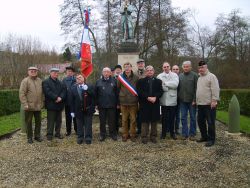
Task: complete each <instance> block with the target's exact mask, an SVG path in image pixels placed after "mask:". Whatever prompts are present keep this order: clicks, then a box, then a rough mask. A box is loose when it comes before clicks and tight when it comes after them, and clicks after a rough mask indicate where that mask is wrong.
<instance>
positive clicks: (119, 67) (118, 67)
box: [114, 65, 122, 69]
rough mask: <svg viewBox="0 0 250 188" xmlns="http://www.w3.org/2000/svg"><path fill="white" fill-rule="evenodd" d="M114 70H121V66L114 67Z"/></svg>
mask: <svg viewBox="0 0 250 188" xmlns="http://www.w3.org/2000/svg"><path fill="white" fill-rule="evenodd" d="M114 69H122V66H121V65H116V66H115V67H114Z"/></svg>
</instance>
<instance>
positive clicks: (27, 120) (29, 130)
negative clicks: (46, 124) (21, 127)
mask: <svg viewBox="0 0 250 188" xmlns="http://www.w3.org/2000/svg"><path fill="white" fill-rule="evenodd" d="M33 116H34V118H35V132H34V135H35V138H40V137H41V111H25V123H26V127H27V138H28V139H29V138H32V137H33V129H32V119H33Z"/></svg>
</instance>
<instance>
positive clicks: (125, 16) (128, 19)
mask: <svg viewBox="0 0 250 188" xmlns="http://www.w3.org/2000/svg"><path fill="white" fill-rule="evenodd" d="M133 11H134V6H133V5H131V4H128V0H125V1H124V2H123V4H122V6H121V11H120V13H121V15H122V42H126V41H127V42H131V41H133V39H134V29H135V27H134V23H133V17H132V14H133Z"/></svg>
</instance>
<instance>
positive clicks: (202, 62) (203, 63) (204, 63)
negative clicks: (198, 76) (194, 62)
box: [198, 60, 207, 66]
mask: <svg viewBox="0 0 250 188" xmlns="http://www.w3.org/2000/svg"><path fill="white" fill-rule="evenodd" d="M206 64H207V63H206V62H205V61H203V60H201V61H199V63H198V65H199V66H203V65H206Z"/></svg>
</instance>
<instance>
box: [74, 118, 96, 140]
mask: <svg viewBox="0 0 250 188" xmlns="http://www.w3.org/2000/svg"><path fill="white" fill-rule="evenodd" d="M92 118H93V115H89V114H84V115H83V117H79V118H78V117H77V118H76V124H77V139H78V140H79V141H83V139H85V141H87V140H89V141H91V140H92Z"/></svg>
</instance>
